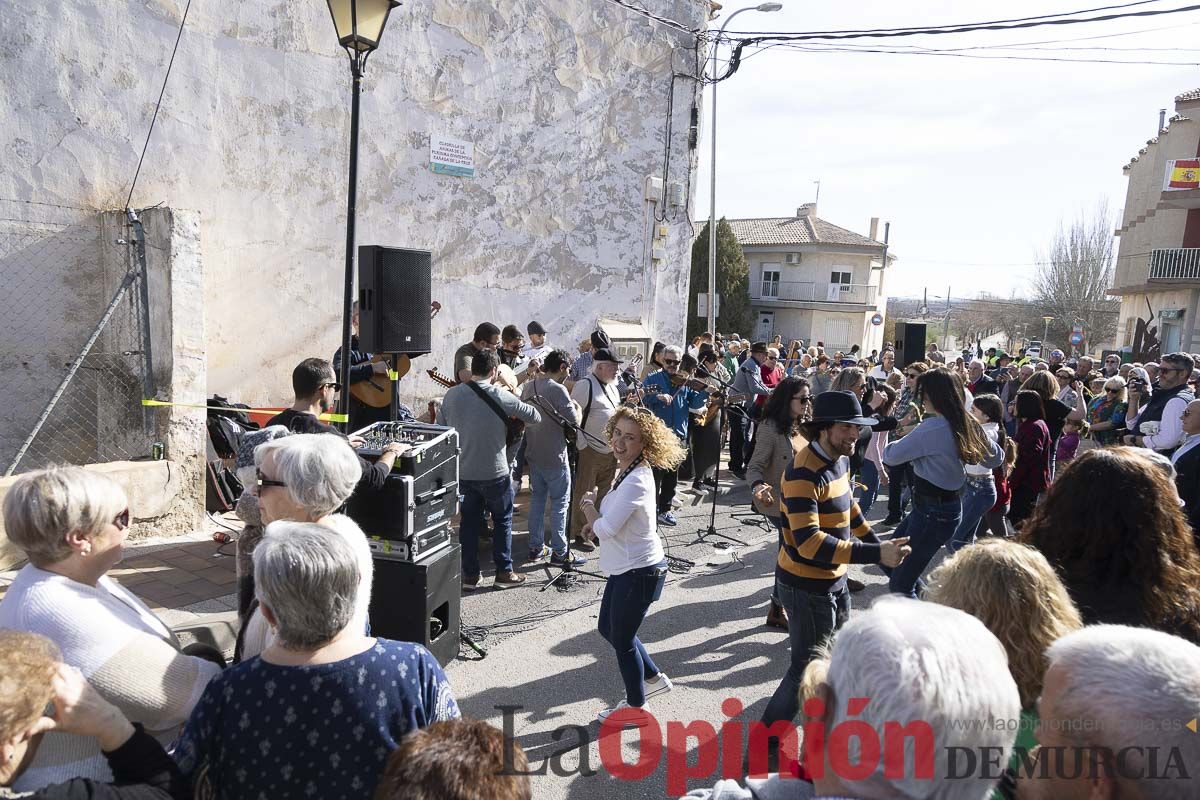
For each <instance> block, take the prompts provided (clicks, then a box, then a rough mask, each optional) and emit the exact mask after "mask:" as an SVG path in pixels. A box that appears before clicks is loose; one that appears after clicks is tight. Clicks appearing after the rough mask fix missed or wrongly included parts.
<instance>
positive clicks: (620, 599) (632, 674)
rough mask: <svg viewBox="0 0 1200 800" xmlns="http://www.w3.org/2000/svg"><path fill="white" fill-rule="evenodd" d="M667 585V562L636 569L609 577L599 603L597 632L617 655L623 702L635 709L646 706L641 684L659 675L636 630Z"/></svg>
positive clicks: (644, 693)
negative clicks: (665, 584)
mask: <svg viewBox="0 0 1200 800" xmlns="http://www.w3.org/2000/svg"><path fill="white" fill-rule="evenodd" d="M666 581H667V560H666V559H665V558H664V559H663V560H662V561H660V562H658V563H657V564H655V565H654V566H652V567H639V568H637V569H631V570H629V571H628V572H622V573H621V574H620V575H610V576H609V577H608V583H606V584H605V586H604V598H603V599H602V600H601V601H600V621H599V623H598V625H597V628H599V630H600V635H601V636H603V637H604V640H605V641H607V642H608V643H609V644H611V645H612V646H613V649H614V650H616V651H617V667H619V668H620V670H621V680H623V681H624V682H625V701H626V702H627V703H629V705H631V706H634V707H640V706H643V705H645V704H646V690H645V689H644V688H643V687H642V681H644V680H645V679H646V678H653V677H654V676H655V675H658V674H659V671H660V670H659V669H658V667H657V666H655V665H654V662H653V661H652V660H651V659H650V654H649V653H647V652H646V648H645V646H644V645H643V644H642V641H641V639H639V638H638V635H637V632H638V628H640V627H641V626H642V620H644V619H645V618H646V611H648V610H649V608H650V604H651V603H653V602H654V601H655V600H657V599H658V598H659V596H660V595H661V594H662V589H663V584H664V583H666Z"/></svg>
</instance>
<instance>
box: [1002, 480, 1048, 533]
mask: <svg viewBox="0 0 1200 800" xmlns="http://www.w3.org/2000/svg"><path fill="white" fill-rule="evenodd" d="M1040 493H1041V492H1039V491H1038V490H1037V489H1030V488H1029V487H1027V486H1014V487H1013V490H1012V500H1010V501H1009V503H1008V521H1009V522H1011V523H1012V526H1013V527H1014V528H1016V529H1017V531H1018V532H1020V530H1021V525H1022V524H1023V523H1024V522H1025V520H1026V519H1028V518H1029V516H1030V515H1031V514H1032V513H1033V508H1034V506H1036V505H1037V499H1038V495H1039V494H1040Z"/></svg>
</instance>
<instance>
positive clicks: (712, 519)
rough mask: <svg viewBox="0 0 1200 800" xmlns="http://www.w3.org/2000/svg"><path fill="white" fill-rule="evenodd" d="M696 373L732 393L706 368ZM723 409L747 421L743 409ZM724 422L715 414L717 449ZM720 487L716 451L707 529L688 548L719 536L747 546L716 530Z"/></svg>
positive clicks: (719, 465) (718, 457)
mask: <svg viewBox="0 0 1200 800" xmlns="http://www.w3.org/2000/svg"><path fill="white" fill-rule="evenodd" d="M696 371H697V372H702V373H703V376H704V377H706V378H711V379H712V380H715V381H716V382H717V383H718V384H720V385H721V386H723V387H724V388H725V390H726V391H732V389H733V385H732V384H729V383H726V382H725V381H723V380H721V379H720V378H718V377H717V376H716V375H713V374H712V373H711V372H709V371H708V370H707V369H706V368H704V367H702V366H701V367H697V368H696ZM725 408H726V409H727V410H729V411H734V412H736V413H739V414H742V415H743V417H744V418H746V419H749V415H748V414H746V412H745V410H744V409H740V408H734V407H733V406H725ZM724 420H725V415H724V414H717V447H718V448H720V442H721V428H722V425H723V423H724ZM720 485H721V451H720V450H719V449H718V450H717V463H716V466H715V468H714V469H713V494H712V505H711V507H710V508H709V510H708V528H707V529H705V530H703V531H701V532H700V533H699V534H697V536H696V540H695V541H694V542H690V543H689V544H688V547H691V546H692V545H694V544H708V541H707V537H709V536H719V537H720V538H722V539H727V540H728V541H731V542H733V543H734V544H740V545H742V546H743V547H744V546H746V545H747V544H748V542H744V541H742V540H741V539H737V538H734V537H733V536H730V535H729V534H727V533H721V532H720V531H718V530H717V491H718V487H719V486H720Z"/></svg>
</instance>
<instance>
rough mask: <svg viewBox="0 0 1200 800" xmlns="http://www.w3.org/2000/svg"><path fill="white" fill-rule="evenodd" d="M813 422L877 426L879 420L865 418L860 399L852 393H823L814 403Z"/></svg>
mask: <svg viewBox="0 0 1200 800" xmlns="http://www.w3.org/2000/svg"><path fill="white" fill-rule="evenodd" d="M812 421H813V422H846V423H849V424H851V425H875V424H877V423H878V420H876V419H873V418H871V417H864V416H863V412H862V406H861V405H859V402H858V398H857V397H855V396H854V395H853V394H851V393H850V392H821V393H820V394H819V395H817V399H816V400H815V401H814V402H813V415H812Z"/></svg>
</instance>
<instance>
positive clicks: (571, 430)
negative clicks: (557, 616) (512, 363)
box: [533, 377, 605, 592]
mask: <svg viewBox="0 0 1200 800" xmlns="http://www.w3.org/2000/svg"><path fill="white" fill-rule="evenodd" d="M533 380H534V384H533V390H534V391H533V402H534V404H535V405H536V406H537V407H538V408H539V409H540V410H541V411H542V412H543V413H545V414H547V415H549V417H550V418H551V419H553V420H554V421H555V422H557V423H558V426H559V427H560V428H562V432H563V438H564V439H566V443H567V473H568V474H569V475H570V476H571V486H570V489H574V488H575V475H576V473H577V472H578V471H579V448H578V447H576V437H577V436H578V435H579V434H583V437H584V438H585V439H587V440H588V441H590V442H592V443H593V444H599V445H601V446H603V445H604V440H602V439H600V438H599V437H597V436H593V435H592V434H590V433H588V432H587V431H585V430H584V429H583V428H581V427H580V426H578V425H576V424H575V423H574V422H571V420H569V419H567V418H566V417H564V416H563V415H562V414H559V413H558V412H557V411H556V410H555V409H554V407H553V406H551V405H550V404H549V403H548V402H546V401H545V400H544V399H543V398H542V396H541V395H540V394H538V392H537V380H538V379H537V378H536V377H535V378H534V379H533ZM570 489H569V490H568V492H567V519H566V527H565V529H564V531H563V535H564V537H565V538H566V540H567V558H566V563H565V564H563V566H562V567H561V568H560V571H559V573H558V574H557V575H555V576H554V577H553V578H551V579H550V580H548V581H546V583H544V584H543V585H542V588H541V589H538V591H539V592H544V591H546V590H547V589H549V588H550V587H551V586H553V585H554V584H555V583H557V582H558V580H559V579H560V578H562V576H564V575H566V574H567V573H569V572H573V573H575V574H576V575H587V576H588V577H591V578H600V579H601V580H605V576H604V575H601V574H600V573H599V572H588V571H587V570H582V569H578V568H576V567H575V557H574V554H573V553H572V552H571V518H572V515H573V513H574V511H575V509H574V506H575V504H574V503H572V502H571V491H570ZM547 569H549V567H547Z"/></svg>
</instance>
